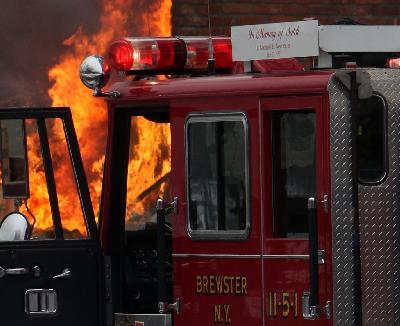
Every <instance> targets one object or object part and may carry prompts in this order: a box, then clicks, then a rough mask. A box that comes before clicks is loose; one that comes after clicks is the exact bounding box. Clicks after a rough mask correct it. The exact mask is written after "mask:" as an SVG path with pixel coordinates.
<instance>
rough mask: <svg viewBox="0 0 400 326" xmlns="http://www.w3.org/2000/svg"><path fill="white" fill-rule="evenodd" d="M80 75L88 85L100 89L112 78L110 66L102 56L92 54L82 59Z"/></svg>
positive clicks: (96, 89)
mask: <svg viewBox="0 0 400 326" xmlns="http://www.w3.org/2000/svg"><path fill="white" fill-rule="evenodd" d="M79 76H80V78H81V81H82V83H83V84H84V85H85V86H86V87H88V88H90V89H93V90H95V91H100V89H101V88H102V87H104V86H105V85H106V84H107V82H108V80H109V79H110V67H109V66H108V65H107V63H106V62H105V61H104V59H103V58H102V57H101V56H98V55H91V56H89V57H87V58H86V59H85V60H83V61H82V63H81V66H80V68H79Z"/></svg>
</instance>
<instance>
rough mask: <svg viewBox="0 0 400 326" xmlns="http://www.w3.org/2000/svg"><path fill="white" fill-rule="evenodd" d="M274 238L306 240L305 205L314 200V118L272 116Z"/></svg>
mask: <svg viewBox="0 0 400 326" xmlns="http://www.w3.org/2000/svg"><path fill="white" fill-rule="evenodd" d="M272 130H273V132H272V151H273V153H272V160H273V214H274V237H279V238H288V237H291V238H293V237H296V238H301V237H306V236H307V232H308V231H307V201H308V198H309V197H313V196H315V114H314V112H311V111H301V112H300V111H291V112H288V111H286V112H285V111H284V112H276V113H273V114H272Z"/></svg>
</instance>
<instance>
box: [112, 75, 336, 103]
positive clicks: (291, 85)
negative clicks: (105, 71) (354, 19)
mask: <svg viewBox="0 0 400 326" xmlns="http://www.w3.org/2000/svg"><path fill="white" fill-rule="evenodd" d="M332 73H333V72H332V70H325V71H308V72H281V73H272V74H241V75H223V76H207V77H180V78H172V79H165V80H156V79H147V80H141V81H123V82H118V83H115V84H113V85H112V86H111V87H110V91H118V92H120V94H121V96H120V97H118V98H108V101H110V102H113V103H115V104H117V103H120V102H125V101H127V100H129V101H130V102H131V101H135V102H141V101H146V102H148V101H152V102H154V101H163V100H169V99H174V98H199V97H215V96H219V97H221V96H232V95H235V96H242V95H250V94H254V95H256V94H259V95H260V96H266V95H273V94H277V93H281V92H282V90H283V89H284V90H285V93H286V94H290V93H293V94H296V93H300V92H302V93H304V91H305V90H306V91H307V92H308V93H317V92H323V91H324V90H326V87H327V83H328V80H329V78H330V76H331V75H332Z"/></svg>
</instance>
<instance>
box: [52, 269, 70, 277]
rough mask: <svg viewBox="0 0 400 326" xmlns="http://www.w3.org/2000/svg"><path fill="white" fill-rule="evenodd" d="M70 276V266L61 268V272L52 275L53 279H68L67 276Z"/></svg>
mask: <svg viewBox="0 0 400 326" xmlns="http://www.w3.org/2000/svg"><path fill="white" fill-rule="evenodd" d="M71 276H72V271H71V269H70V268H64V269H63V270H62V272H61V274H59V275H55V276H53V279H56V278H65V279H68V278H71Z"/></svg>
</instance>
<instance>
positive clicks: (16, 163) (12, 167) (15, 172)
mask: <svg viewBox="0 0 400 326" xmlns="http://www.w3.org/2000/svg"><path fill="white" fill-rule="evenodd" d="M0 130H1V132H0V143H1V175H2V181H3V182H2V185H3V198H10V199H26V198H29V181H28V161H27V152H26V135H25V124H24V120H22V119H19V120H1V121H0Z"/></svg>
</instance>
